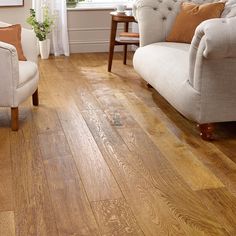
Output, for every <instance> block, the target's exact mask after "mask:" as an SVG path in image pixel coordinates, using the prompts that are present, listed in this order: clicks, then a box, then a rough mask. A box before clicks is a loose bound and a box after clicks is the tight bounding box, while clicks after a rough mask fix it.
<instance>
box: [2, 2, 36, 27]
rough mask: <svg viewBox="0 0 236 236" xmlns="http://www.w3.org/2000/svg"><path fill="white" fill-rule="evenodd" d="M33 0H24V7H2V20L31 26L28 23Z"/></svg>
mask: <svg viewBox="0 0 236 236" xmlns="http://www.w3.org/2000/svg"><path fill="white" fill-rule="evenodd" d="M31 6H32V3H31V0H24V7H0V21H4V22H7V23H11V24H21V25H22V26H23V27H27V28H30V26H29V25H28V24H27V23H26V18H27V17H28V16H29V9H30V8H31Z"/></svg>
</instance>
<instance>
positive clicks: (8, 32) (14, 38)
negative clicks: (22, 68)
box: [0, 24, 26, 61]
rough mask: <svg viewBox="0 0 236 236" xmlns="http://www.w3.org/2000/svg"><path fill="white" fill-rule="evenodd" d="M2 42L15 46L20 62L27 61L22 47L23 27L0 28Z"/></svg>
mask: <svg viewBox="0 0 236 236" xmlns="http://www.w3.org/2000/svg"><path fill="white" fill-rule="evenodd" d="M0 41H2V42H4V43H8V44H11V45H13V46H14V47H15V48H16V50H17V54H18V59H19V60H20V61H26V58H25V56H24V53H23V49H22V45H21V25H19V24H17V25H11V26H7V27H0Z"/></svg>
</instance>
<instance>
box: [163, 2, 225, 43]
mask: <svg viewBox="0 0 236 236" xmlns="http://www.w3.org/2000/svg"><path fill="white" fill-rule="evenodd" d="M224 7H225V3H224V2H217V3H206V4H202V5H198V4H195V3H190V2H183V3H182V4H181V10H180V13H179V14H178V15H177V17H176V19H175V22H174V25H173V28H172V30H171V32H170V34H169V35H168V37H167V38H166V41H167V42H178V43H191V41H192V38H193V36H194V32H195V30H196V28H197V26H198V25H199V24H200V23H201V22H203V21H205V20H208V19H212V18H219V17H220V16H221V14H222V12H223V10H224Z"/></svg>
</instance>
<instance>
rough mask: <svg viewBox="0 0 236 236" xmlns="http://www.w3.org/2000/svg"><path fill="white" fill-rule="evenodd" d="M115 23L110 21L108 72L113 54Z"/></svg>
mask: <svg viewBox="0 0 236 236" xmlns="http://www.w3.org/2000/svg"><path fill="white" fill-rule="evenodd" d="M117 23H118V22H116V21H114V20H111V35H110V49H109V59H108V72H111V66H112V59H113V54H114V47H115V39H116V30H117Z"/></svg>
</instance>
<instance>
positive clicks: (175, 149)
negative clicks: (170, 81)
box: [116, 93, 224, 190]
mask: <svg viewBox="0 0 236 236" xmlns="http://www.w3.org/2000/svg"><path fill="white" fill-rule="evenodd" d="M116 95H117V98H118V99H121V100H122V101H123V104H125V106H126V107H127V109H128V110H129V111H130V113H131V114H133V116H134V117H135V119H136V121H137V122H138V123H139V125H140V126H141V127H142V128H143V129H144V130H145V132H147V134H148V135H149V137H150V138H151V139H152V141H153V142H154V143H155V144H156V145H157V147H158V148H159V149H160V150H161V152H162V153H164V155H165V156H166V158H167V159H168V161H169V162H170V163H171V164H172V165H173V167H174V168H175V169H176V170H177V171H178V172H179V174H180V175H181V176H182V177H183V178H184V179H185V181H186V182H187V183H188V184H189V186H190V187H191V188H192V189H193V190H201V189H209V188H219V187H223V186H224V185H223V183H222V182H221V181H220V180H219V179H218V178H217V177H216V176H215V175H214V174H213V173H212V172H211V171H209V169H207V168H206V167H205V166H204V165H203V164H202V163H201V162H200V161H199V160H198V159H197V157H196V156H195V155H194V154H193V153H192V152H191V151H189V149H188V148H187V147H186V146H185V145H184V144H183V143H181V142H180V141H179V140H178V139H177V138H176V137H175V136H174V135H173V134H172V133H171V132H170V131H169V130H168V129H167V128H166V126H165V125H164V124H163V123H162V122H161V121H160V120H159V119H158V117H156V116H155V114H154V113H153V112H152V111H151V110H150V109H148V107H147V106H146V105H145V104H143V103H142V102H140V100H139V99H138V98H137V97H136V96H135V95H134V94H130V93H129V94H126V95H125V96H124V95H123V94H121V93H117V94H116ZM193 173H194V175H193Z"/></svg>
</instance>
